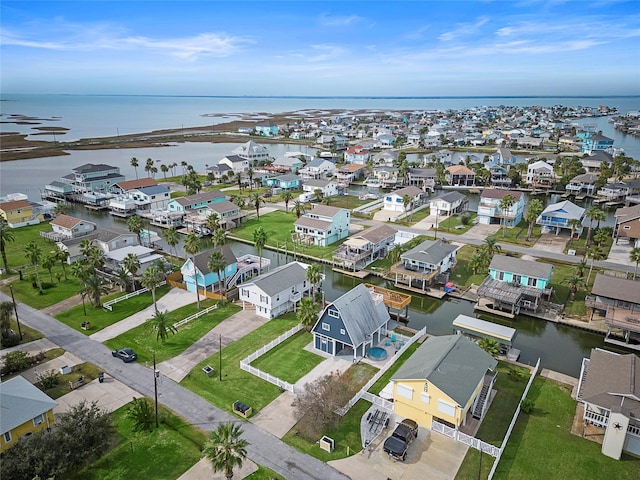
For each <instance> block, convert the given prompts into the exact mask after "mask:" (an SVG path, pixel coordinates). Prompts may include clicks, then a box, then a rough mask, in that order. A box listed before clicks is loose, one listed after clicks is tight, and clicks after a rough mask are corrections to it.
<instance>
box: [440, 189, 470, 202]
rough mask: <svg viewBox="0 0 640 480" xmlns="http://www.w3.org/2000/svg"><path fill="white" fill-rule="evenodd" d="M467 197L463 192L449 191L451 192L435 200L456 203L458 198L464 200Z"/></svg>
mask: <svg viewBox="0 0 640 480" xmlns="http://www.w3.org/2000/svg"><path fill="white" fill-rule="evenodd" d="M464 198H466V197H465V196H464V195H463V194H461V193H460V192H449V193H445V194H444V195H442V196H440V197H438V198H436V199H434V200H442V201H444V202H449V203H454V202H457V201H458V200H462V199H464Z"/></svg>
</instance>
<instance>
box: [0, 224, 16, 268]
mask: <svg viewBox="0 0 640 480" xmlns="http://www.w3.org/2000/svg"><path fill="white" fill-rule="evenodd" d="M15 240H16V237H15V236H14V235H13V232H12V231H11V229H10V228H9V224H8V223H7V221H6V220H5V219H4V218H2V219H1V220H0V253H1V254H2V264H3V265H4V271H5V273H9V263H8V262H7V251H6V245H7V243H9V242H14V241H15Z"/></svg>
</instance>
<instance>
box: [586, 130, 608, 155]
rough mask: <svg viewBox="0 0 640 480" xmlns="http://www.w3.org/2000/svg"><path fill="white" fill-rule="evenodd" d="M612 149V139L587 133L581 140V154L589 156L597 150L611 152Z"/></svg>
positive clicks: (598, 134)
mask: <svg viewBox="0 0 640 480" xmlns="http://www.w3.org/2000/svg"><path fill="white" fill-rule="evenodd" d="M612 149H613V139H612V138H609V137H605V136H604V135H602V134H600V133H589V134H587V135H586V136H585V137H584V138H583V139H582V153H587V154H589V155H591V154H593V153H594V152H597V151H599V150H604V151H611V150H612Z"/></svg>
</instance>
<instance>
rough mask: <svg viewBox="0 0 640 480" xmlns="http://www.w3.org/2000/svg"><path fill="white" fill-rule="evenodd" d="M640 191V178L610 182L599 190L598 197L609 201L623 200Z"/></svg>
mask: <svg viewBox="0 0 640 480" xmlns="http://www.w3.org/2000/svg"><path fill="white" fill-rule="evenodd" d="M638 193H640V180H629V181H627V182H619V183H608V184H607V185H605V186H604V187H602V188H601V189H600V190H598V193H597V194H598V197H600V198H602V199H604V200H607V201H609V202H622V201H624V200H625V199H626V198H627V197H629V196H633V195H637V194H638Z"/></svg>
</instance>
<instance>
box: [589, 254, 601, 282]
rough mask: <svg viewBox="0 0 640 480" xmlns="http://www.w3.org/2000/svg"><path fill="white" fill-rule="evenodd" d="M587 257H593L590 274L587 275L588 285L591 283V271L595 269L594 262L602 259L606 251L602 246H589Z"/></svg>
mask: <svg viewBox="0 0 640 480" xmlns="http://www.w3.org/2000/svg"><path fill="white" fill-rule="evenodd" d="M587 257H588V258H590V259H591V267H589V275H587V285H588V284H589V279H590V278H591V272H592V271H593V264H594V263H596V262H597V261H598V260H602V259H603V258H604V252H603V251H602V249H601V248H600V247H589V249H588V250H587Z"/></svg>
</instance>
